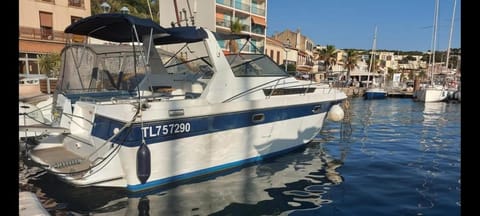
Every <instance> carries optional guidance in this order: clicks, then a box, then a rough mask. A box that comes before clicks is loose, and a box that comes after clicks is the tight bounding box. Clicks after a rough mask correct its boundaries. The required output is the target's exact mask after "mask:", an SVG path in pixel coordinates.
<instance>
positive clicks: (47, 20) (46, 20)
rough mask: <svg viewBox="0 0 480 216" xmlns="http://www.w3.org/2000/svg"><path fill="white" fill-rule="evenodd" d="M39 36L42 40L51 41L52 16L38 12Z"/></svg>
mask: <svg viewBox="0 0 480 216" xmlns="http://www.w3.org/2000/svg"><path fill="white" fill-rule="evenodd" d="M39 14H40V34H41V38H42V40H53V21H52V20H53V19H52V17H53V15H52V13H47V12H42V11H40V13H39Z"/></svg>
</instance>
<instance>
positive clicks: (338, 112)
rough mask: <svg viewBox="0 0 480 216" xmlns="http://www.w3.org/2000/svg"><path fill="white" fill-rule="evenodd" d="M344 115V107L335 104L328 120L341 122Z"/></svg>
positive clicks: (329, 112)
mask: <svg viewBox="0 0 480 216" xmlns="http://www.w3.org/2000/svg"><path fill="white" fill-rule="evenodd" d="M344 115H345V113H344V112H343V109H342V107H341V106H340V105H338V104H335V105H333V106H332V107H331V108H330V110H329V111H328V115H327V118H328V119H329V120H331V121H341V120H342V119H343V117H344Z"/></svg>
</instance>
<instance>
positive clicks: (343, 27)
mask: <svg viewBox="0 0 480 216" xmlns="http://www.w3.org/2000/svg"><path fill="white" fill-rule="evenodd" d="M439 2H440V6H439V16H438V32H437V39H436V41H437V43H436V44H437V46H436V50H437V51H442V50H446V49H447V48H448V40H449V35H450V26H451V20H452V13H453V3H454V0H440V1H439ZM434 7H435V1H434V0H269V1H268V2H267V25H268V26H267V36H271V35H273V34H274V33H280V32H282V31H284V30H286V29H290V30H292V31H296V30H297V29H300V32H301V33H302V35H305V36H307V37H308V38H310V39H311V40H312V41H313V42H314V44H320V45H323V46H325V45H327V44H328V45H334V46H335V47H336V48H339V49H345V48H355V49H372V46H373V37H374V30H375V25H377V28H378V30H377V40H376V44H377V45H376V49H377V50H379V49H386V50H402V51H427V50H431V49H432V35H433V18H434ZM460 8H461V0H457V3H456V9H455V18H454V24H453V25H454V28H453V34H452V42H451V48H460V23H461V10H460Z"/></svg>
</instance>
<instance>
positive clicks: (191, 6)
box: [159, 0, 267, 53]
mask: <svg viewBox="0 0 480 216" xmlns="http://www.w3.org/2000/svg"><path fill="white" fill-rule="evenodd" d="M159 1H160V9H159V11H160V13H159V19H160V25H161V26H164V27H170V26H192V25H195V26H201V27H204V28H206V29H209V30H211V31H214V32H221V33H229V32H231V31H230V26H231V23H232V22H233V21H235V20H236V19H238V20H239V22H240V23H241V25H242V31H241V33H243V34H248V35H250V36H251V39H250V40H251V41H252V44H253V45H251V44H247V45H246V46H245V47H244V48H243V49H242V52H250V53H264V52H265V44H266V28H267V10H266V9H267V0H159ZM237 43H238V44H239V46H238V47H239V48H241V47H242V46H243V45H244V44H245V41H244V40H237ZM219 44H220V46H221V47H222V48H223V49H224V51H225V52H228V50H229V48H228V41H219Z"/></svg>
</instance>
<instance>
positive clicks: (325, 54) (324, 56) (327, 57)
mask: <svg viewBox="0 0 480 216" xmlns="http://www.w3.org/2000/svg"><path fill="white" fill-rule="evenodd" d="M315 52H317V53H318V56H317V60H324V62H325V71H332V66H334V65H335V64H336V63H337V53H338V51H337V49H336V48H335V46H334V45H327V47H326V48H325V49H317V50H316V51H315Z"/></svg>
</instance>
